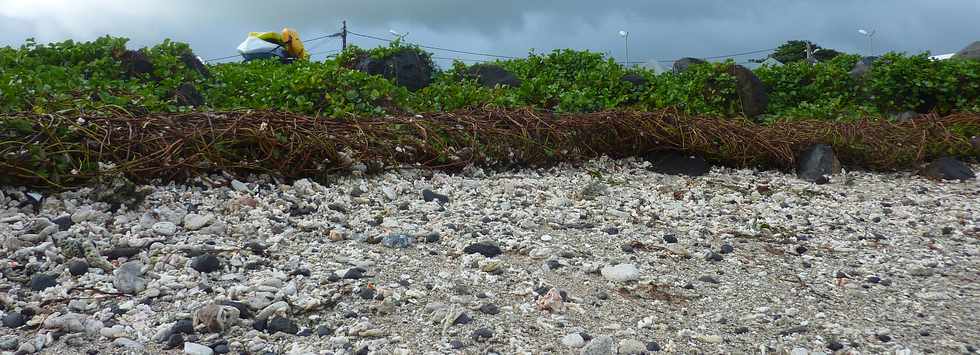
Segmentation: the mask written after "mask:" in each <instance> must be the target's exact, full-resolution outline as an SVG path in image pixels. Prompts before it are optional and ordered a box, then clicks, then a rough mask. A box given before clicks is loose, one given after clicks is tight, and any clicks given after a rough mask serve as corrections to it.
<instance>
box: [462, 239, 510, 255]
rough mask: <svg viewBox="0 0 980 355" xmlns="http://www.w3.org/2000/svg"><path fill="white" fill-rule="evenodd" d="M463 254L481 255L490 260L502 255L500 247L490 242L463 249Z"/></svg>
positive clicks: (471, 245)
mask: <svg viewBox="0 0 980 355" xmlns="http://www.w3.org/2000/svg"><path fill="white" fill-rule="evenodd" d="M463 252H464V253H466V254H480V255H483V256H485V257H488V258H492V257H495V256H497V255H500V254H501V252H502V251H501V250H500V247H498V246H496V245H494V244H491V243H489V242H481V243H474V244H470V245H468V246H467V247H466V248H463Z"/></svg>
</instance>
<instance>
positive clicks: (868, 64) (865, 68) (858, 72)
mask: <svg viewBox="0 0 980 355" xmlns="http://www.w3.org/2000/svg"><path fill="white" fill-rule="evenodd" d="M875 60H878V57H864V58H861V60H859V61H858V62H857V63H856V64H854V68H851V72H850V73H849V74H850V75H851V77H852V78H854V79H860V78H862V77H864V76H865V75H866V74H868V72H869V71H871V68H872V67H873V66H874V62H875Z"/></svg>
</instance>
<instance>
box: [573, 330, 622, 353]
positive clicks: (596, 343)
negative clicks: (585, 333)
mask: <svg viewBox="0 0 980 355" xmlns="http://www.w3.org/2000/svg"><path fill="white" fill-rule="evenodd" d="M581 354H582V355H611V354H616V341H615V340H613V338H612V337H610V336H608V335H603V336H600V337H598V338H595V339H592V341H590V342H589V344H588V345H586V346H585V347H584V348H582V352H581Z"/></svg>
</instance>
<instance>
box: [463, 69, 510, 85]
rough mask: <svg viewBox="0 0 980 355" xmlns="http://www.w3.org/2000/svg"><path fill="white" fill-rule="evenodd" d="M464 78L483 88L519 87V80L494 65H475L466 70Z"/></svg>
mask: <svg viewBox="0 0 980 355" xmlns="http://www.w3.org/2000/svg"><path fill="white" fill-rule="evenodd" d="M463 76H464V77H465V78H469V79H476V82H477V83H478V84H480V85H482V86H485V87H490V88H492V87H495V86H497V85H500V86H510V87H518V86H521V80H520V79H518V78H517V76H516V75H514V73H511V72H510V71H508V70H507V69H504V68H503V67H501V66H499V65H496V64H476V65H473V66H471V67H469V69H467V70H466V73H464V75H463Z"/></svg>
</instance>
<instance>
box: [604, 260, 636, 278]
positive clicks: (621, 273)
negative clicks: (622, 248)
mask: <svg viewBox="0 0 980 355" xmlns="http://www.w3.org/2000/svg"><path fill="white" fill-rule="evenodd" d="M601 273H602V276H603V277H605V278H606V279H608V280H610V281H616V282H627V281H633V280H637V279H639V278H640V270H639V269H637V268H636V265H633V264H619V265H616V266H606V267H604V268H602V271H601Z"/></svg>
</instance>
